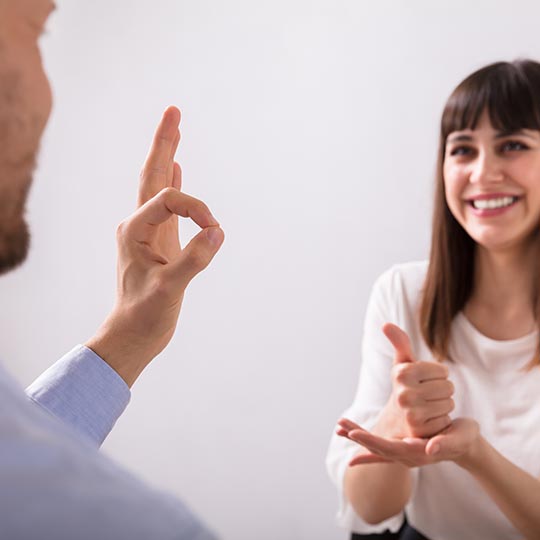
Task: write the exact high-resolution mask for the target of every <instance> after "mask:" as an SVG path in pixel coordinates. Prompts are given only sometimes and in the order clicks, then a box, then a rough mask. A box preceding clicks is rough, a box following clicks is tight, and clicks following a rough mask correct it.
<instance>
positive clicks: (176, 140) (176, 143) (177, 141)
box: [167, 130, 180, 187]
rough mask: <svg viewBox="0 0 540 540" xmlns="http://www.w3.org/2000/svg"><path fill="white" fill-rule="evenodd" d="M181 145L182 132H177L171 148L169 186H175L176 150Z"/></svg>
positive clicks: (168, 167)
mask: <svg viewBox="0 0 540 540" xmlns="http://www.w3.org/2000/svg"><path fill="white" fill-rule="evenodd" d="M179 143H180V130H177V131H176V135H175V137H174V141H173V144H172V147H171V154H170V156H169V162H168V164H167V186H172V185H173V179H174V165H175V161H174V156H175V154H176V150H177V149H178V144H179ZM173 187H174V186H173Z"/></svg>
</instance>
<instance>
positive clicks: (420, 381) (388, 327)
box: [373, 323, 454, 439]
mask: <svg viewBox="0 0 540 540" xmlns="http://www.w3.org/2000/svg"><path fill="white" fill-rule="evenodd" d="M382 330H383V332H384V334H385V336H386V337H387V338H388V339H389V340H390V342H391V343H392V345H393V347H394V349H395V356H394V365H393V367H392V394H391V396H390V399H389V400H388V403H387V404H386V406H385V407H384V409H383V411H382V414H381V416H380V418H379V421H378V422H377V424H376V426H375V427H374V429H373V432H374V433H376V434H377V435H381V436H384V437H389V438H400V439H403V438H406V437H422V438H429V437H432V436H433V435H436V434H437V433H439V432H440V431H442V430H443V429H445V428H447V427H448V426H449V425H450V424H451V423H452V420H451V419H450V417H449V416H448V415H449V414H450V412H451V411H452V410H453V409H454V400H453V399H452V395H453V393H454V385H453V384H452V382H451V381H449V380H448V368H447V366H446V365H444V364H441V363H436V362H420V361H417V360H416V359H415V358H414V356H413V354H412V351H411V345H410V341H409V337H408V336H407V334H406V333H405V332H404V331H403V330H401V328H399V327H398V326H396V325H395V324H391V323H387V324H385V325H384V326H383V329H382Z"/></svg>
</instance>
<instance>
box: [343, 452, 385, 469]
mask: <svg viewBox="0 0 540 540" xmlns="http://www.w3.org/2000/svg"><path fill="white" fill-rule="evenodd" d="M367 463H394V462H393V461H392V460H391V459H387V458H385V457H382V456H378V455H377V454H371V453H369V454H358V455H357V456H354V457H353V458H352V459H351V461H350V462H349V466H350V467H354V466H355V465H364V464H367Z"/></svg>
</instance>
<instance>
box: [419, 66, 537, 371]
mask: <svg viewBox="0 0 540 540" xmlns="http://www.w3.org/2000/svg"><path fill="white" fill-rule="evenodd" d="M484 110H487V113H488V115H489V118H490V121H491V124H492V125H493V127H494V128H495V129H497V130H500V131H510V132H511V131H516V130H519V129H535V130H539V131H540V64H539V63H538V62H534V61H532V60H516V61H514V62H497V63H495V64H490V65H489V66H486V67H483V68H482V69H479V70H478V71H475V72H474V73H472V74H471V75H469V76H468V77H467V78H466V79H465V80H463V81H462V82H461V83H460V84H459V85H458V86H457V88H456V89H455V90H454V91H453V92H452V94H451V95H450V97H449V98H448V101H447V102H446V105H445V107H444V111H443V114H442V118H441V128H440V138H439V155H438V158H437V172H436V187H435V205H434V212H433V229H432V230H433V232H432V238H431V253H430V259H429V267H428V271H427V276H426V281H425V283H424V291H423V297H422V303H421V306H420V327H421V330H422V335H423V337H424V339H425V341H426V343H427V345H428V346H429V347H430V349H431V351H432V352H433V353H434V355H435V357H436V358H437V359H439V360H443V359H445V358H448V347H449V342H450V327H451V324H452V321H453V319H454V317H455V316H456V315H457V314H458V312H459V311H461V310H462V309H463V308H464V307H465V304H466V302H467V300H468V299H469V297H470V295H471V292H472V287H473V278H474V255H475V242H474V240H473V239H472V238H471V237H470V236H469V235H468V234H467V233H466V232H465V230H464V229H463V227H462V226H461V225H460V224H459V223H458V222H457V220H456V219H455V218H454V216H453V215H452V213H451V212H450V209H449V208H448V205H447V203H446V198H445V193H444V179H443V164H444V156H445V146H446V138H447V137H448V135H449V134H450V133H452V132H453V131H461V130H464V129H475V128H476V125H477V123H478V120H479V118H480V116H481V115H482V112H483V111H484ZM539 282H540V276H539ZM534 295H535V298H533V299H532V302H533V305H534V306H536V313H535V315H536V319H537V321H538V320H539V319H540V317H538V315H539V314H540V309H539V308H540V305H539V299H538V296H539V295H538V294H537V291H534ZM539 364H540V342H539V344H538V346H537V349H536V352H535V356H534V358H533V359H532V360H531V362H530V364H529V367H533V366H534V365H539Z"/></svg>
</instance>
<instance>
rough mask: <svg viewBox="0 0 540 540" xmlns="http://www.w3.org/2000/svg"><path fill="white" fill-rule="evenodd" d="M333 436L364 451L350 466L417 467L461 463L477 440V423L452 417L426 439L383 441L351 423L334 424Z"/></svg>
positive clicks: (469, 453) (343, 421)
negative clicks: (438, 430) (393, 464)
mask: <svg viewBox="0 0 540 540" xmlns="http://www.w3.org/2000/svg"><path fill="white" fill-rule="evenodd" d="M337 434H338V435H340V436H342V437H346V438H347V439H349V440H351V441H353V442H355V443H358V444H359V445H360V446H362V447H364V448H365V449H366V451H367V452H366V451H365V452H361V453H360V454H358V455H357V456H355V457H354V458H353V459H352V460H351V462H350V463H349V465H350V466H354V465H361V464H364V463H401V464H403V465H406V466H407V467H419V466H421V465H429V464H431V463H436V462H438V461H455V462H456V463H458V464H463V465H464V464H465V463H466V461H467V460H468V459H469V458H470V457H471V455H472V453H473V452H474V449H475V447H476V445H477V444H478V442H479V440H480V429H479V426H478V422H476V421H475V420H472V419H470V418H456V419H455V420H453V421H452V423H451V424H450V425H449V426H448V427H447V428H446V429H444V430H443V431H441V432H439V433H438V434H437V435H434V436H433V437H431V438H430V439H421V438H411V437H407V438H404V439H386V438H384V437H379V436H378V435H375V434H373V433H370V432H369V431H366V430H365V429H363V428H361V427H360V426H359V425H358V424H355V423H354V422H352V421H351V420H348V419H346V418H342V419H341V420H339V421H338V429H337Z"/></svg>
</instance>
